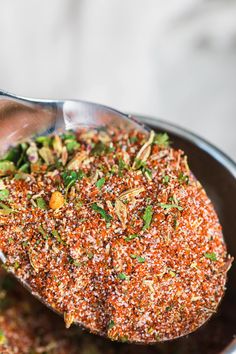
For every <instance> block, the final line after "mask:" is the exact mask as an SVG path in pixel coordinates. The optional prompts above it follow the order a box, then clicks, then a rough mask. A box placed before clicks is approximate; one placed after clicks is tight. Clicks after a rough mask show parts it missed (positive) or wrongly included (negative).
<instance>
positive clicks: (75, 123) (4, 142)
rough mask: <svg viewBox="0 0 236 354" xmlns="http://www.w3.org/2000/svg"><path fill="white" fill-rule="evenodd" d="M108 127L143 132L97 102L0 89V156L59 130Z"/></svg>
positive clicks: (128, 120) (129, 120)
mask: <svg viewBox="0 0 236 354" xmlns="http://www.w3.org/2000/svg"><path fill="white" fill-rule="evenodd" d="M109 125H111V126H117V127H121V128H124V129H127V130H130V129H138V130H142V131H144V132H145V129H144V127H143V126H142V125H141V124H140V123H137V122H136V121H135V120H134V119H133V118H132V117H131V116H129V115H127V114H124V113H121V112H119V111H117V110H115V109H113V108H110V107H106V106H103V105H100V104H97V103H91V102H85V101H79V100H42V99H32V98H27V97H21V96H17V95H14V94H11V93H8V92H5V91H2V90H0V127H1V129H0V153H1V152H2V153H4V151H6V150H7V149H8V147H9V146H10V145H15V144H17V143H18V142H19V141H21V140H22V139H27V138H29V137H32V136H35V135H37V134H48V133H52V132H53V131H55V130H56V129H59V128H61V129H63V130H65V129H66V130H68V129H74V128H78V127H104V126H109Z"/></svg>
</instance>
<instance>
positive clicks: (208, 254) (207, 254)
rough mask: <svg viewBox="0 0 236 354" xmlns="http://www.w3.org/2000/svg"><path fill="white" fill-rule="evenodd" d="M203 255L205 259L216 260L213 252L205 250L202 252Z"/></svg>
mask: <svg viewBox="0 0 236 354" xmlns="http://www.w3.org/2000/svg"><path fill="white" fill-rule="evenodd" d="M204 256H205V257H206V258H207V259H210V260H211V261H217V257H216V254H215V252H211V253H208V252H206V253H205V254H204Z"/></svg>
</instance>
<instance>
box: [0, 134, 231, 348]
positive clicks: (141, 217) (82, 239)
mask: <svg viewBox="0 0 236 354" xmlns="http://www.w3.org/2000/svg"><path fill="white" fill-rule="evenodd" d="M0 176H1V177H0V249H1V250H2V251H3V253H4V255H5V257H6V263H5V265H4V266H5V268H6V269H7V270H8V271H10V272H12V273H14V274H16V275H17V277H18V278H20V279H21V280H22V281H24V282H27V283H28V284H29V285H30V287H31V289H32V291H33V292H34V293H36V294H38V295H39V296H40V297H41V298H43V299H44V300H45V301H46V302H47V303H48V304H49V305H50V306H51V307H53V308H54V309H55V310H56V311H58V312H60V313H63V314H64V319H65V323H66V326H67V327H69V326H70V325H71V324H72V323H73V322H75V323H79V324H82V325H83V326H85V327H86V328H88V329H90V331H91V332H94V333H98V334H101V335H105V336H108V337H109V338H111V339H112V340H120V341H135V342H144V343H150V342H154V341H164V340H168V339H173V338H176V337H179V336H182V335H185V334H187V333H190V332H192V331H194V330H195V329H197V328H198V327H199V326H201V325H202V324H203V323H204V322H205V321H206V320H207V319H208V318H209V317H210V316H211V315H212V313H214V312H215V311H216V309H217V306H218V304H219V301H220V299H221V298H222V296H223V293H224V287H225V282H226V273H227V270H228V268H229V265H230V263H231V259H230V257H229V256H227V252H226V248H225V244H224V241H223V236H222V231H221V226H220V224H219V221H218V218H217V215H216V213H215V211H214V208H213V206H212V204H211V202H210V200H209V198H208V197H207V195H206V193H205V191H204V190H203V188H202V186H201V185H200V183H199V182H198V181H196V179H195V178H194V176H193V175H192V174H191V172H190V170H189V167H188V164H187V158H186V156H185V155H184V153H183V151H181V150H175V149H173V148H171V147H170V146H169V139H168V136H167V134H165V133H164V134H155V133H154V132H151V133H150V135H149V136H148V137H146V135H144V134H143V133H140V132H137V131H132V132H129V133H127V132H124V131H119V130H110V131H106V132H105V131H96V130H90V131H84V130H79V131H76V132H66V133H64V134H60V135H52V136H41V137H38V138H36V140H34V141H28V142H25V143H22V144H20V145H19V146H17V147H15V148H13V149H12V150H11V151H10V152H9V153H8V155H7V156H5V158H4V159H3V160H2V161H0Z"/></svg>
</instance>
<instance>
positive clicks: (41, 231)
mask: <svg viewBox="0 0 236 354" xmlns="http://www.w3.org/2000/svg"><path fill="white" fill-rule="evenodd" d="M38 231H39V232H40V234H41V235H42V236H43V238H44V239H46V240H48V238H49V236H48V234H47V233H46V231H45V230H44V228H43V227H42V225H40V226H39V227H38Z"/></svg>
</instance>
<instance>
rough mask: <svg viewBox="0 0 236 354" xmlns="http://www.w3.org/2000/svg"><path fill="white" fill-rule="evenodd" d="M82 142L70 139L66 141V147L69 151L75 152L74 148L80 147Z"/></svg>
mask: <svg viewBox="0 0 236 354" xmlns="http://www.w3.org/2000/svg"><path fill="white" fill-rule="evenodd" d="M79 147H80V144H79V143H78V142H77V141H75V140H68V141H67V142H66V149H67V151H68V152H73V151H74V150H76V149H78V148H79Z"/></svg>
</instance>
